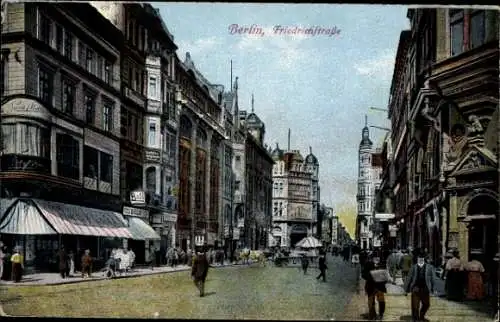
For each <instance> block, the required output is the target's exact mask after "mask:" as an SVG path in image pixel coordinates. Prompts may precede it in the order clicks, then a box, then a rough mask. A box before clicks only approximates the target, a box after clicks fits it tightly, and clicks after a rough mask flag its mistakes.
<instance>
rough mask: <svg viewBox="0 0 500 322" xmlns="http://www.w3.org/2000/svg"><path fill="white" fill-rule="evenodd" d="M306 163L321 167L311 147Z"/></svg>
mask: <svg viewBox="0 0 500 322" xmlns="http://www.w3.org/2000/svg"><path fill="white" fill-rule="evenodd" d="M306 163H309V164H314V165H319V162H318V158H316V156H315V155H314V154H313V153H312V148H311V147H309V154H308V155H307V156H306Z"/></svg>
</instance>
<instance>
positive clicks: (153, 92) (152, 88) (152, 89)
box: [148, 77, 158, 98]
mask: <svg viewBox="0 0 500 322" xmlns="http://www.w3.org/2000/svg"><path fill="white" fill-rule="evenodd" d="M156 87H157V85H156V77H149V93H148V94H149V97H154V98H156V97H157V96H158V95H157V94H158V91H157V89H156Z"/></svg>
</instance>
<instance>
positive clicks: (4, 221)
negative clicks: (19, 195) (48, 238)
mask: <svg viewBox="0 0 500 322" xmlns="http://www.w3.org/2000/svg"><path fill="white" fill-rule="evenodd" d="M0 209H1V213H0V214H1V217H0V218H1V219H0V233H1V234H14V235H56V234H57V232H56V231H55V230H54V228H53V227H52V226H51V225H50V224H49V223H48V222H47V220H46V219H45V218H44V217H43V215H42V214H41V213H40V211H39V210H38V209H37V207H36V206H35V205H34V204H33V202H31V201H29V200H26V201H25V200H19V199H2V200H1V204H0Z"/></svg>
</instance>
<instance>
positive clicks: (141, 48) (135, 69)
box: [92, 2, 178, 256]
mask: <svg viewBox="0 0 500 322" xmlns="http://www.w3.org/2000/svg"><path fill="white" fill-rule="evenodd" d="M92 5H93V6H94V7H95V8H97V9H98V10H99V12H100V13H101V14H102V15H103V16H104V17H106V18H107V19H108V20H109V21H110V22H112V23H113V24H114V25H115V27H116V28H118V29H119V30H120V31H121V32H122V34H123V38H124V40H125V42H124V46H123V47H122V57H123V61H122V64H121V80H122V86H121V92H122V108H121V113H120V119H121V129H120V131H121V135H122V139H121V151H122V153H121V171H122V175H121V178H122V182H121V183H122V186H121V187H122V189H121V190H122V200H123V202H124V203H125V205H124V209H123V214H124V215H125V216H126V218H127V220H128V221H129V222H131V221H132V222H133V221H137V218H136V217H139V218H140V219H141V220H143V221H145V222H146V223H148V224H151V225H152V226H153V227H154V229H155V231H156V232H157V234H158V235H160V236H161V239H159V240H158V239H154V240H145V241H133V242H132V244H131V245H130V246H131V247H132V248H141V247H144V248H145V249H146V256H148V253H149V252H150V251H157V250H159V249H160V248H161V249H165V248H167V247H171V246H173V245H174V241H175V222H176V217H177V213H176V206H177V203H176V200H175V196H174V189H175V186H176V184H177V182H176V181H177V180H176V177H177V175H176V166H177V143H176V142H177V140H178V135H177V133H178V113H177V108H176V106H175V99H174V98H175V86H174V70H175V68H174V63H175V59H174V56H175V50H176V49H177V46H176V45H175V43H174V41H173V36H172V35H171V34H170V32H169V31H168V29H167V27H166V26H165V24H164V23H163V20H162V18H161V16H160V15H159V13H158V12H157V11H156V9H154V8H153V7H152V6H151V5H148V4H144V5H143V4H115V3H109V2H93V3H92ZM132 217H134V218H132Z"/></svg>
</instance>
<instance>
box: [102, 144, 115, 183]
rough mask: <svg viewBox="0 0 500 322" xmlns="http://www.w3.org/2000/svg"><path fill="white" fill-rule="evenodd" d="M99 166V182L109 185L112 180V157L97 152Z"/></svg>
mask: <svg viewBox="0 0 500 322" xmlns="http://www.w3.org/2000/svg"><path fill="white" fill-rule="evenodd" d="M99 155H100V158H101V160H100V161H101V166H100V171H99V179H100V181H104V182H108V183H111V182H112V181H113V180H112V178H113V156H112V155H110V154H107V153H105V152H102V151H101V152H99Z"/></svg>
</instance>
